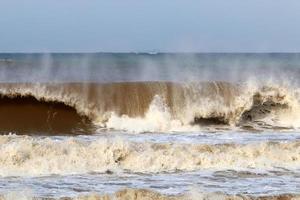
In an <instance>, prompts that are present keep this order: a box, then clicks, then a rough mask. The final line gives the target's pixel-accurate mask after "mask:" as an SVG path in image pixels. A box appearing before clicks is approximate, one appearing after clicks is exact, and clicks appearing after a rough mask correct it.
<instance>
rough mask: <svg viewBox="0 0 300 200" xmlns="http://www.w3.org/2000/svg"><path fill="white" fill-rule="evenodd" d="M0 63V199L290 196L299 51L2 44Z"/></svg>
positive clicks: (299, 137) (293, 194) (297, 178)
mask: <svg viewBox="0 0 300 200" xmlns="http://www.w3.org/2000/svg"><path fill="white" fill-rule="evenodd" d="M0 71H1V73H0V82H1V83H0V94H1V98H0V133H1V135H0V199H1V198H2V199H60V198H61V199H62V198H71V199H88V198H91V199H92V198H96V199H97V198H98V199H100V198H104V197H106V198H111V199H230V198H231V199H249V198H253V199H259V198H265V199H272V198H273V199H280V198H286V199H297V198H299V195H300V132H299V131H300V130H299V128H300V96H299V95H300V93H299V92H300V91H299V89H300V87H299V80H298V77H299V75H300V73H299V72H300V54H229V53H228V54H187V53H185V54H161V53H159V54H138V53H124V54H117V53H98V54H0ZM104 195H107V196H104Z"/></svg>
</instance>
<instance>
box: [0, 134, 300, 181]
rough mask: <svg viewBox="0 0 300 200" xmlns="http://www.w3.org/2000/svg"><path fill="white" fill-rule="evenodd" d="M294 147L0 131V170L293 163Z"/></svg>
mask: <svg viewBox="0 0 300 200" xmlns="http://www.w3.org/2000/svg"><path fill="white" fill-rule="evenodd" d="M299 152H300V142H299V141H294V142H261V143H257V144H256V143H255V144H252V143H250V144H215V145H214V144H178V143H151V142H143V143H139V142H129V141H125V140H123V139H120V138H119V139H118V138H113V139H104V138H102V139H96V140H94V141H82V140H81V141H80V140H78V139H75V138H69V139H65V140H56V139H50V138H44V139H43V138H36V137H30V136H15V135H9V136H1V137H0V176H40V175H50V174H63V175H65V174H78V173H79V174H81V173H92V172H96V173H106V172H109V173H114V172H115V173H118V172H122V171H130V172H150V173H158V172H176V171H194V170H202V169H208V170H210V169H211V170H215V169H217V170H226V169H237V170H239V169H265V170H270V169H278V168H285V169H297V168H298V167H299V166H300V153H299Z"/></svg>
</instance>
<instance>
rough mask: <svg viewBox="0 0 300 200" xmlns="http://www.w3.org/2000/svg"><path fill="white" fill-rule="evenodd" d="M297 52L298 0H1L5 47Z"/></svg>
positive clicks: (1, 46) (0, 47)
mask: <svg viewBox="0 0 300 200" xmlns="http://www.w3.org/2000/svg"><path fill="white" fill-rule="evenodd" d="M103 51H106V52H136V51H138V52H145V51H146V52H147V51H163V52H164V51H167V52H190V51H192V52H299V51H300V1H299V0H147V1H146V0H123V1H122V0H0V52H103Z"/></svg>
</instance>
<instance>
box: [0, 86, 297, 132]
mask: <svg viewBox="0 0 300 200" xmlns="http://www.w3.org/2000/svg"><path fill="white" fill-rule="evenodd" d="M0 94H1V99H0V124H1V125H0V131H1V132H2V133H8V132H13V133H16V134H22V133H35V132H37V133H39V132H42V133H46V134H47V133H48V134H52V133H56V134H57V133H92V132H94V131H95V129H116V130H126V131H131V132H156V131H162V132H164V131H192V130H199V129H203V128H204V129H205V128H207V127H241V128H246V129H268V128H271V129H274V128H280V129H284V128H298V127H300V116H299V113H300V112H299V111H300V103H299V100H300V98H299V92H298V88H292V87H287V86H278V85H275V84H267V85H263V86H259V85H256V84H232V83H227V82H199V83H196V82H195V83H172V82H121V83H23V84H21V83H2V84H0ZM35 122H36V123H35Z"/></svg>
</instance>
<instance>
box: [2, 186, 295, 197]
mask: <svg viewBox="0 0 300 200" xmlns="http://www.w3.org/2000/svg"><path fill="white" fill-rule="evenodd" d="M299 198H300V195H298V194H281V195H274V196H260V197H255V196H251V195H244V194H237V195H228V194H224V193H221V192H214V193H208V192H198V191H196V190H194V191H189V192H187V193H186V194H182V195H176V196H175V195H166V194H161V193H158V192H155V191H152V190H147V189H131V188H127V189H123V190H119V191H117V192H115V193H113V194H96V193H94V194H86V195H80V196H77V197H73V198H72V197H62V198H39V197H34V195H33V194H31V193H30V192H27V191H22V192H8V193H7V194H4V195H0V200H15V199H24V200H33V199H35V200H63V199H70V200H72V199H74V200H75V199H76V200H95V199H97V200H124V199H127V200H215V199H219V200H298V199H299Z"/></svg>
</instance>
